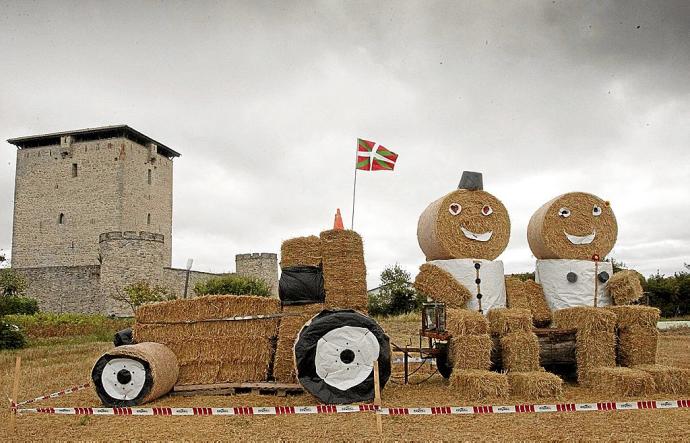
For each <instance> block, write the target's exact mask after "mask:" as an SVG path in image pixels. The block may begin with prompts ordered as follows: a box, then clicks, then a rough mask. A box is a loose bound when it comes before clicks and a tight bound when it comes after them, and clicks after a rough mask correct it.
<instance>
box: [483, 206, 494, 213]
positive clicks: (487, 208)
mask: <svg viewBox="0 0 690 443" xmlns="http://www.w3.org/2000/svg"><path fill="white" fill-rule="evenodd" d="M493 213H494V210H493V209H491V206H489V205H485V206H484V207H483V208H482V214H483V215H491V214H493Z"/></svg>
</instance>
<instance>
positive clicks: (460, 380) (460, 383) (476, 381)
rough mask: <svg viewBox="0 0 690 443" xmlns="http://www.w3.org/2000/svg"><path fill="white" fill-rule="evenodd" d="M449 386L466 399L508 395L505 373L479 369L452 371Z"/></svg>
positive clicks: (508, 389)
mask: <svg viewBox="0 0 690 443" xmlns="http://www.w3.org/2000/svg"><path fill="white" fill-rule="evenodd" d="M450 386H451V387H452V388H453V389H456V390H457V391H459V392H460V393H461V395H462V396H463V397H465V398H467V399H468V400H483V399H485V398H487V397H508V394H509V392H510V388H509V386H508V377H506V375H505V374H500V373H498V372H491V371H481V370H460V371H453V373H452V375H451V376H450Z"/></svg>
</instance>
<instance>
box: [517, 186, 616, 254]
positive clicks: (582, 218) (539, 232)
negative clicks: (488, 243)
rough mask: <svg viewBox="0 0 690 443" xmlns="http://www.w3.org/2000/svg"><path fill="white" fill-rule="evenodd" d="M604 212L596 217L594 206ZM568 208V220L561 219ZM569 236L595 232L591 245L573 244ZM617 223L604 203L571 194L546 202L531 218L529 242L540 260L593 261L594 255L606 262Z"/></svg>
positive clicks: (565, 218) (581, 195)
mask: <svg viewBox="0 0 690 443" xmlns="http://www.w3.org/2000/svg"><path fill="white" fill-rule="evenodd" d="M595 206H596V207H598V208H600V209H601V214H600V215H599V216H594V215H593V209H594V207H595ZM561 208H567V209H568V210H569V211H570V215H569V216H568V217H561V216H560V215H559V211H560V209H561ZM566 233H568V234H570V235H574V236H586V235H591V234H592V233H595V236H594V239H593V240H592V241H591V243H589V244H579V245H576V244H573V243H571V242H570V241H569V240H568V238H567V237H566ZM617 236H618V224H617V222H616V216H615V215H614V214H613V210H611V207H610V206H609V205H608V204H607V202H605V201H604V200H602V199H600V198H599V197H597V196H595V195H592V194H587V193H584V192H571V193H568V194H563V195H560V196H558V197H556V198H554V199H552V200H549V201H548V202H546V203H545V204H544V205H543V206H542V207H541V208H539V209H538V210H537V211H536V212H535V213H534V214H533V215H532V217H531V218H530V221H529V224H528V226H527V241H528V243H529V246H530V249H531V250H532V253H533V254H534V256H535V257H536V258H538V259H549V258H566V259H574V260H591V259H592V256H594V255H595V254H596V255H598V256H599V257H600V258H601V259H603V258H604V257H605V256H606V254H608V253H609V252H610V251H611V249H612V248H613V245H614V244H615V243H616V237H617Z"/></svg>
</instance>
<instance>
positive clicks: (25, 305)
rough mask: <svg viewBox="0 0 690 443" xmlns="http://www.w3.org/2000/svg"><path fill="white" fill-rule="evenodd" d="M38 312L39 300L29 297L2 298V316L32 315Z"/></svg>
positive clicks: (0, 298) (0, 299)
mask: <svg viewBox="0 0 690 443" xmlns="http://www.w3.org/2000/svg"><path fill="white" fill-rule="evenodd" d="M37 312H38V300H35V299H33V298H29V297H15V296H4V297H3V296H0V316H3V315H9V314H26V315H31V314H35V313H37Z"/></svg>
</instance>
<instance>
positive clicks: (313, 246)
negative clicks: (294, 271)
mask: <svg viewBox="0 0 690 443" xmlns="http://www.w3.org/2000/svg"><path fill="white" fill-rule="evenodd" d="M320 264H321V239H320V238H319V237H317V236H315V235H310V236H308V237H295V238H291V239H289V240H285V241H284V242H283V243H282V244H281V245H280V268H281V269H285V268H289V267H292V266H319V265H320Z"/></svg>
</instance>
